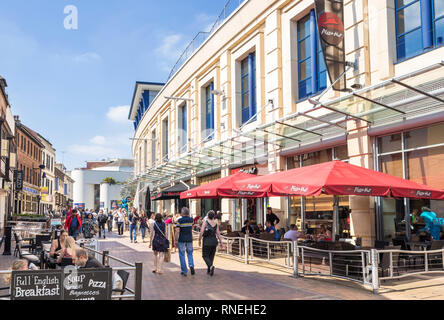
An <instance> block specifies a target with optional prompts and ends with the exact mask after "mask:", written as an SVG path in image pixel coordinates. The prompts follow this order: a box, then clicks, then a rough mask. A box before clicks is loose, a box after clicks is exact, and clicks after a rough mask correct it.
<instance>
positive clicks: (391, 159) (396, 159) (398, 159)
mask: <svg viewBox="0 0 444 320" xmlns="http://www.w3.org/2000/svg"><path fill="white" fill-rule="evenodd" d="M379 161H380V171H381V172H384V173H387V174H390V175H392V176H395V177H398V178H403V173H402V154H401V153H395V154H390V155H386V156H381V157H379Z"/></svg>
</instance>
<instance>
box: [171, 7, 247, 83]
mask: <svg viewBox="0 0 444 320" xmlns="http://www.w3.org/2000/svg"><path fill="white" fill-rule="evenodd" d="M245 1H248V0H228V1H227V2H226V3H225V6H224V8H223V9H222V11H221V13H220V14H219V16H218V17H217V19H216V21H215V22H214V24H213V26H212V27H211V29H210V30H209V31H205V32H199V33H198V34H197V35H196V36H195V37H194V38H193V40H191V42H190V43H189V44H188V46H187V47H186V48H185V50H184V51H183V53H182V54H181V55H180V57H179V59H178V60H177V62H176V64H175V65H174V67H173V68H172V69H171V72H170V74H169V76H168V79H167V81H168V80H170V79H171V78H172V77H173V75H174V74H175V73H176V72H177V71H178V70H179V69H180V67H182V66H183V64H184V63H185V62H186V61H187V60H188V59H189V58H190V57H191V56H192V55H193V54H194V52H196V50H197V49H198V48H199V47H200V46H201V45H202V44H203V43H204V42H205V41H206V40H207V39H208V38H209V37H210V35H211V34H213V32H214V31H215V30H216V29H217V28H219V26H220V25H222V23H223V22H224V21H225V19H226V18H227V17H228V16H230V15H231V14H232V13H233V12H234V11H235V10H236V9H237V8H238V7H239V6H240V5H241V4H242V3H243V2H245Z"/></svg>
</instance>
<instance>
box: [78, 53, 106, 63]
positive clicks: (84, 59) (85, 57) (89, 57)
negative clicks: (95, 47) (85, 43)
mask: <svg viewBox="0 0 444 320" xmlns="http://www.w3.org/2000/svg"><path fill="white" fill-rule="evenodd" d="M74 61H75V62H76V63H92V62H100V61H102V57H101V56H100V55H99V54H98V53H95V52H87V53H84V54H80V55H77V56H75V57H74Z"/></svg>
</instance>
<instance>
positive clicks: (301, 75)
mask: <svg viewBox="0 0 444 320" xmlns="http://www.w3.org/2000/svg"><path fill="white" fill-rule="evenodd" d="M297 28H298V31H297V37H298V39H297V42H298V92H299V99H300V100H301V99H304V98H307V97H309V96H311V95H314V94H316V93H318V92H320V91H322V90H324V89H325V88H326V87H327V68H326V66H325V61H324V56H323V53H322V47H321V45H320V41H319V37H318V31H317V24H316V15H315V12H314V10H312V11H311V12H310V14H309V15H307V16H306V17H304V18H302V19H301V20H299V21H298V27H297Z"/></svg>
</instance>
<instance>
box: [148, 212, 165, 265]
mask: <svg viewBox="0 0 444 320" xmlns="http://www.w3.org/2000/svg"><path fill="white" fill-rule="evenodd" d="M165 230H166V227H165V222H163V221H162V215H161V214H160V213H158V214H156V217H155V218H154V226H153V231H154V232H153V233H151V242H152V244H153V252H154V269H153V273H157V274H162V273H163V272H162V265H163V260H164V259H165V254H164V253H165V252H168V247H169V243H168V239H167V237H166V233H165Z"/></svg>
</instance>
